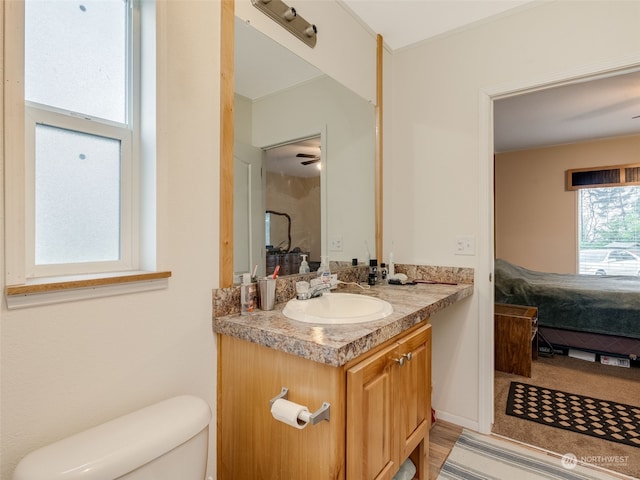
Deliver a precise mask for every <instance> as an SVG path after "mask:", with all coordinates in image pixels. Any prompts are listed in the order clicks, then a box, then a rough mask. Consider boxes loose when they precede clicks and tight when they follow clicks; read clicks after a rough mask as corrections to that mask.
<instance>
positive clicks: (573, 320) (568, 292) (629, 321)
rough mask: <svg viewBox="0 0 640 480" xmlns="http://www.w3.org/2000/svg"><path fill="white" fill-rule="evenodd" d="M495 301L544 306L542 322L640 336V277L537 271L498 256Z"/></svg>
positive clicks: (556, 325) (540, 320) (611, 333)
mask: <svg viewBox="0 0 640 480" xmlns="http://www.w3.org/2000/svg"><path fill="white" fill-rule="evenodd" d="M495 301H496V303H508V304H512V305H527V306H535V307H538V324H539V325H541V326H548V327H555V328H563V329H567V330H577V331H581V332H591V333H599V334H606V335H619V336H622V337H629V338H637V339H640V278H636V277H626V276H599V275H573V274H560V273H544V272H536V271H533V270H528V269H526V268H523V267H520V266H518V265H514V264H512V263H509V262H507V261H506V260H501V259H497V260H496V263H495Z"/></svg>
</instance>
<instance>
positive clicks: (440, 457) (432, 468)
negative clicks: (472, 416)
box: [429, 420, 462, 480]
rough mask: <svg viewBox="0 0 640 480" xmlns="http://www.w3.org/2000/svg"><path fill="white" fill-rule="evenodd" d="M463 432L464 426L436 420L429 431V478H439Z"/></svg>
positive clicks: (432, 479) (433, 479) (431, 479)
mask: <svg viewBox="0 0 640 480" xmlns="http://www.w3.org/2000/svg"><path fill="white" fill-rule="evenodd" d="M461 433H462V427H459V426H458V425H454V424H453V423H448V422H444V421H442V420H438V421H436V423H435V425H434V426H433V427H432V428H431V430H430V431H429V479H430V480H435V479H436V478H438V474H439V473H440V469H441V468H442V465H443V464H444V462H445V461H446V460H447V457H448V456H449V453H450V452H451V450H452V449H453V445H454V444H455V443H456V440H457V439H458V437H459V436H460V434H461Z"/></svg>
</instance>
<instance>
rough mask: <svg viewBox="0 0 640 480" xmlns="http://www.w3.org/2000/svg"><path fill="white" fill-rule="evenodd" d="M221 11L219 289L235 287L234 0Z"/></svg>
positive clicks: (378, 177) (378, 205)
mask: <svg viewBox="0 0 640 480" xmlns="http://www.w3.org/2000/svg"><path fill="white" fill-rule="evenodd" d="M220 5H221V7H220V8H221V12H220V254H219V260H220V269H219V275H220V278H219V285H220V288H229V287H232V286H233V142H234V95H235V86H234V60H233V59H234V48H235V46H234V27H235V2H234V0H222V1H221V3H220ZM376 43H377V45H376V109H375V115H376V153H375V171H376V173H375V238H376V256H377V258H378V259H382V251H383V250H382V55H383V49H384V45H383V39H382V36H381V35H378V36H377V40H376Z"/></svg>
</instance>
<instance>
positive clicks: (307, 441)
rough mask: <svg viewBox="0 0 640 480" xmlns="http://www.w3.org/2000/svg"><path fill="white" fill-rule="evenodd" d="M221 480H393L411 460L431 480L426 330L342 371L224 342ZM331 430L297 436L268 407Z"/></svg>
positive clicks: (318, 428)
mask: <svg viewBox="0 0 640 480" xmlns="http://www.w3.org/2000/svg"><path fill="white" fill-rule="evenodd" d="M218 340H219V343H218V349H219V365H218V370H219V376H218V378H219V386H218V392H219V394H218V436H217V442H218V478H219V479H220V480H231V479H234V480H235V479H239V478H255V479H258V478H259V479H264V480H289V479H294V478H304V479H308V480H374V479H379V480H381V479H389V480H390V479H392V478H393V476H394V475H395V473H396V472H397V471H398V469H399V468H400V465H401V464H402V462H403V461H404V460H405V459H406V458H407V457H409V456H411V458H412V460H413V462H414V464H415V465H416V467H417V471H418V473H417V474H416V477H415V478H416V479H420V480H426V479H427V476H428V471H429V468H428V458H427V456H428V442H429V424H430V419H431V417H430V415H431V413H430V412H431V326H430V325H426V324H421V326H417V327H414V328H412V329H411V330H409V331H408V332H406V333H403V334H401V335H399V336H398V337H396V338H394V339H392V340H390V341H388V342H386V343H385V344H384V345H382V346H381V347H378V348H376V349H374V350H373V351H371V352H367V353H366V354H364V355H362V356H361V357H359V358H357V359H355V360H354V361H352V362H349V363H348V364H347V365H345V366H343V367H332V366H329V365H326V364H322V363H318V362H314V361H310V360H307V359H304V358H301V357H298V356H295V355H291V354H288V353H284V352H281V351H278V350H274V349H270V348H267V347H263V346H261V345H257V344H253V343H249V342H246V341H243V340H239V339H236V338H233V337H229V336H225V335H219V336H218ZM282 387H287V388H288V389H289V397H288V399H289V400H290V401H292V402H296V403H299V404H301V405H306V406H307V407H308V408H309V410H310V411H312V412H313V411H315V410H317V409H318V408H320V406H321V405H322V403H323V402H329V403H330V404H331V409H330V410H331V411H330V415H331V418H330V421H328V422H327V421H321V422H320V423H318V424H316V425H308V426H307V427H306V428H304V429H302V430H298V429H296V428H293V427H291V426H289V425H286V424H284V423H282V422H279V421H276V420H275V419H274V418H273V417H272V416H271V414H270V406H269V400H270V399H271V398H273V397H274V396H276V395H277V394H278V393H279V392H280V390H281V388H282Z"/></svg>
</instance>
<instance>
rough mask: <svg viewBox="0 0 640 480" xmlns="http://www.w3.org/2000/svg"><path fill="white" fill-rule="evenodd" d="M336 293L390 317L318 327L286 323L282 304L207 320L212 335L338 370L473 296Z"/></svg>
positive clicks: (450, 291)
mask: <svg viewBox="0 0 640 480" xmlns="http://www.w3.org/2000/svg"><path fill="white" fill-rule="evenodd" d="M335 291H336V292H348V293H359V294H363V295H371V296H375V297H378V298H380V299H382V300H386V301H388V302H389V303H391V305H393V313H392V314H391V315H389V316H388V317H386V318H384V319H382V320H376V321H373V322H366V323H359V324H351V325H318V324H308V323H302V322H298V321H295V320H290V319H289V318H287V317H285V316H284V315H283V313H282V309H283V308H284V306H285V304H286V303H285V302H283V303H280V304H277V305H276V307H275V309H274V310H272V311H268V312H265V311H262V310H258V311H256V312H252V313H251V314H249V315H237V314H236V315H226V316H219V317H216V318H214V320H213V330H214V332H216V333H220V334H222V335H228V336H231V337H236V338H239V339H242V340H246V341H248V342H252V343H256V344H259V345H264V346H266V347H269V348H273V349H276V350H280V351H283V352H286V353H290V354H292V355H298V356H300V357H303V358H306V359H309V360H312V361H315V362H320V363H325V364H327V365H332V366H336V367H339V366H342V365H344V364H346V363H347V362H349V361H351V360H353V359H354V358H356V357H358V356H360V355H362V354H363V353H365V352H367V351H369V350H371V349H372V348H374V347H376V346H378V345H380V344H382V343H384V342H386V341H387V340H389V339H391V338H393V337H395V336H396V335H398V334H400V333H402V332H403V331H405V330H407V329H409V328H411V327H412V326H414V325H417V324H418V323H420V322H421V321H423V320H424V319H425V318H429V317H430V316H431V315H433V314H434V313H436V312H438V311H440V310H442V309H444V308H446V307H448V306H449V305H452V304H454V303H456V302H458V301H460V300H462V299H464V298H466V297H469V296H470V295H471V294H472V293H473V285H472V284H458V285H442V284H417V285H385V286H374V287H372V288H370V289H367V290H363V289H360V288H358V287H357V286H347V287H345V286H340V287H339V288H338V289H337V290H335Z"/></svg>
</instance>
